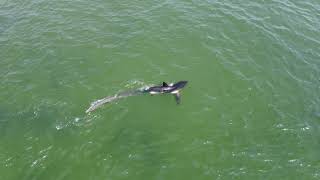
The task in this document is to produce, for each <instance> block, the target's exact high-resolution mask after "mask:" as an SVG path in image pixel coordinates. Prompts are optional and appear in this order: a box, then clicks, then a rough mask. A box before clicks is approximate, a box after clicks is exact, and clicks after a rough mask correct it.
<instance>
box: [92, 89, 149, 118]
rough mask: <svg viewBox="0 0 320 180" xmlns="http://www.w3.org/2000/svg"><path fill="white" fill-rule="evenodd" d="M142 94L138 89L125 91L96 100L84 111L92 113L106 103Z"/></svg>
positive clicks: (141, 90)
mask: <svg viewBox="0 0 320 180" xmlns="http://www.w3.org/2000/svg"><path fill="white" fill-rule="evenodd" d="M143 93H144V90H143V89H138V90H133V91H126V92H121V93H118V94H116V95H113V96H107V97H105V98H102V99H98V100H96V101H94V102H92V103H91V104H90V107H89V108H88V109H87V110H86V113H89V112H92V111H94V110H96V109H97V108H99V107H101V106H102V105H104V104H106V103H110V102H113V101H115V100H118V99H121V98H125V97H129V96H137V95H142V94H143Z"/></svg>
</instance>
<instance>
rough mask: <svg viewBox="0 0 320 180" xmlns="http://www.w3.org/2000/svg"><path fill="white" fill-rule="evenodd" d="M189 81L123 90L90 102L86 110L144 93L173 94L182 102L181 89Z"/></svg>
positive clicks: (92, 109)
mask: <svg viewBox="0 0 320 180" xmlns="http://www.w3.org/2000/svg"><path fill="white" fill-rule="evenodd" d="M187 83H188V81H178V82H176V83H170V84H168V83H166V82H162V84H161V85H157V86H147V87H144V88H140V89H137V90H131V91H126V92H121V93H118V94H115V95H113V96H107V97H105V98H102V99H98V100H96V101H94V102H92V103H91V104H90V107H89V108H88V109H87V110H86V113H89V112H92V111H94V110H96V109H97V108H99V107H101V106H102V105H104V104H106V103H110V102H113V101H115V100H118V99H121V98H125V97H129V96H137V95H143V94H150V95H156V94H172V95H173V96H174V97H175V100H176V103H177V104H180V101H181V94H180V91H181V89H183V88H184V87H185V86H186V85H187Z"/></svg>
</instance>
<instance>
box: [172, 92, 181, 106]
mask: <svg viewBox="0 0 320 180" xmlns="http://www.w3.org/2000/svg"><path fill="white" fill-rule="evenodd" d="M173 96H174V98H175V100H176V102H177V104H180V100H181V98H180V93H179V92H177V93H174V94H173Z"/></svg>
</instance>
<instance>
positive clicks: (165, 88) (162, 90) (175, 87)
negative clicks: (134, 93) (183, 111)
mask: <svg viewBox="0 0 320 180" xmlns="http://www.w3.org/2000/svg"><path fill="white" fill-rule="evenodd" d="M187 83H188V81H179V82H177V83H174V84H169V85H168V84H167V83H166V82H163V83H162V85H161V86H151V87H148V88H146V89H144V90H143V92H144V93H149V94H151V95H154V94H173V95H174V97H175V99H176V102H177V104H180V99H181V98H180V90H181V89H182V88H184V87H185V86H186V85H187Z"/></svg>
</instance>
